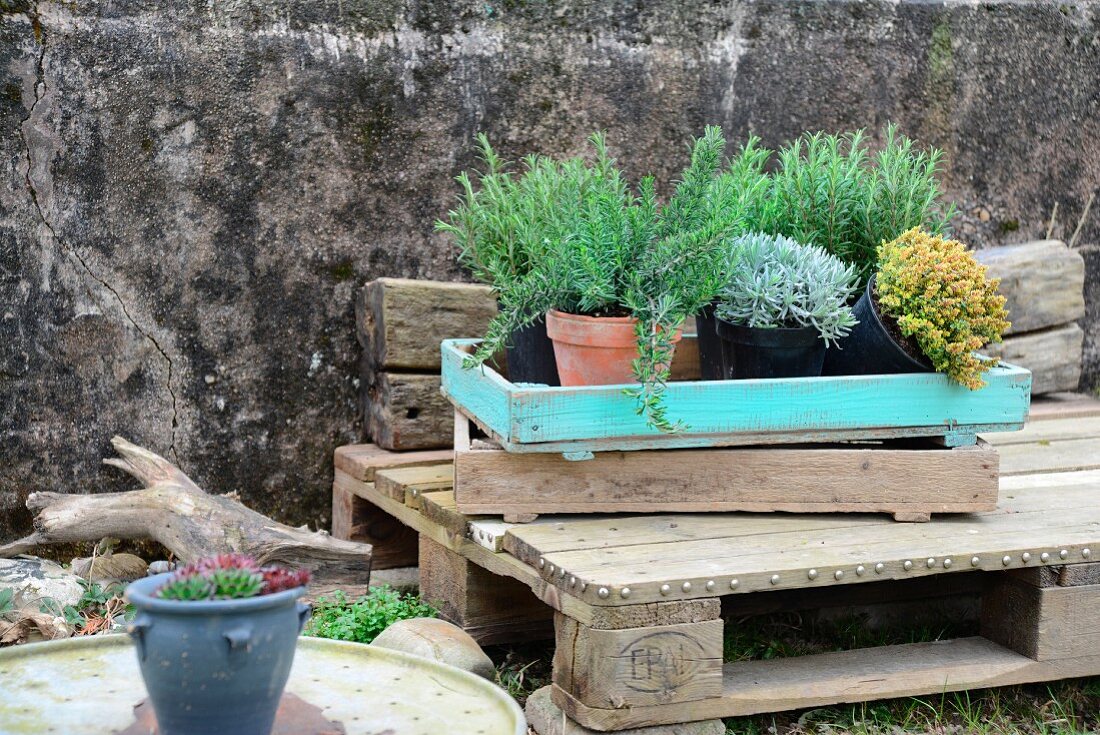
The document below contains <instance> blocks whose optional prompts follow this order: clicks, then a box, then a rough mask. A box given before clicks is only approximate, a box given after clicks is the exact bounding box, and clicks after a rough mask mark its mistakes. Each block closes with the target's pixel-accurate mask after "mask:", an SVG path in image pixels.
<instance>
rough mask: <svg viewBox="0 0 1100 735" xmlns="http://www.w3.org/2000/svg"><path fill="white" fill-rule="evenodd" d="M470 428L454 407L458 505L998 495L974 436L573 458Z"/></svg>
mask: <svg viewBox="0 0 1100 735" xmlns="http://www.w3.org/2000/svg"><path fill="white" fill-rule="evenodd" d="M470 428H471V426H470V421H469V419H467V418H466V416H465V415H464V414H462V413H460V412H458V411H456V412H455V431H454V444H455V456H454V497H455V502H456V507H457V510H458V512H459V513H463V514H466V515H475V514H489V515H503V516H504V518H505V520H510V521H516V520H521V519H523V520H533V519H534V518H535V517H537V515H538V514H555V513H623V512H625V513H669V512H671V513H675V512H718V511H754V512H762V511H786V512H790V513H839V512H844V513H889V514H892V515H893V517H894V519H895V520H898V521H927V520H928V519H929V518H930V517H931V514H932V513H970V512H975V511H983V510H993V509H994V508H995V507H996V506H997V483H998V479H999V472H998V466H999V458H998V455H997V450H996V449H994V448H993V447H991V446H990V445H989V444H987V443H986V442H984V441H978V442H977V443H976V444H973V445H970V446H965V447H955V448H950V447H944V446H943V445H942V444H937V443H936V442H934V441H932V440H919V439H918V440H910V441H907V442H906V441H903V442H897V441H895V442H885V443H874V444H869V443H864V444H849V445H820V446H814V445H808V446H796V447H765V448H761V447H755V448H712V449H666V450H651V451H646V452H599V453H596V454H594V455H593V456H592V458H591V459H587V460H582V461H571V460H568V459H565V458H564V457H562V456H561V455H560V454H549V453H526V454H518V453H513V452H506V451H504V450H503V449H501V448H500V446H499V445H497V444H496V443H495V442H491V441H484V440H479V439H471V431H470Z"/></svg>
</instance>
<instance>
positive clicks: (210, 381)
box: [202, 375, 218, 385]
mask: <svg viewBox="0 0 1100 735" xmlns="http://www.w3.org/2000/svg"><path fill="white" fill-rule="evenodd" d="M202 379H203V382H204V383H206V384H207V385H214V383H217V382H218V376H217V375H204V376H202Z"/></svg>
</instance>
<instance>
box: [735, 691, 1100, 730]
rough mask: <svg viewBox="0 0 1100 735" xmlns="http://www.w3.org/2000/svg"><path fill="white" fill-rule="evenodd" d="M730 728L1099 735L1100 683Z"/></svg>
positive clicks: (852, 709) (757, 720)
mask: <svg viewBox="0 0 1100 735" xmlns="http://www.w3.org/2000/svg"><path fill="white" fill-rule="evenodd" d="M725 723H726V734H727V735H758V734H759V735H765V734H766V735H803V734H805V735H810V734H811V733H812V734H813V735H821V734H825V733H828V734H829V735H848V734H851V735H909V734H910V733H913V734H914V735H916V734H917V733H945V734H946V733H952V734H954V733H959V734H962V733H966V734H968V735H969V734H971V733H973V734H976V735H1084V734H1085V733H1097V732H1100V677H1098V678H1092V679H1075V680H1068V681H1061V682H1053V683H1050V684H1035V685H1029V686H1015V687H1003V688H1000V689H979V690H975V691H971V692H949V693H944V694H941V695H931V696H927V697H906V698H902V699H888V700H880V701H877V702H867V703H862V704H852V705H844V706H839V707H824V708H820V709H813V710H803V711H794V712H780V713H776V714H768V715H754V716H752V717H738V718H733V719H729V720H726V721H725Z"/></svg>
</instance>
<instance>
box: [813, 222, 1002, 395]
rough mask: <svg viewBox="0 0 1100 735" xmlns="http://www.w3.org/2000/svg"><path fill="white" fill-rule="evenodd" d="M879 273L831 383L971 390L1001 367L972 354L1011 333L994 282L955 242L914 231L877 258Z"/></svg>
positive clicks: (829, 369)
mask: <svg viewBox="0 0 1100 735" xmlns="http://www.w3.org/2000/svg"><path fill="white" fill-rule="evenodd" d="M878 257H879V269H878V272H877V273H876V274H875V276H874V278H872V279H871V280H870V281H869V282H868V284H867V287H866V289H865V290H864V293H863V295H862V296H861V297H860V299H859V302H857V304H856V306H855V309H854V312H855V315H856V318H858V319H859V320H860V324H859V326H857V327H856V328H855V329H853V330H852V333H851V334H850V335H849V336H848V338H847V339H845V340H844V341H843V343H842V346H843V348H844V349H843V350H839V351H838V350H829V355H828V357H827V359H826V365H825V372H826V373H827V374H830V375H859V374H876V373H900V372H927V371H930V370H937V371H939V372H942V373H946V374H947V376H948V377H950V378H951V379H952V380H954V381H955V382H957V383H959V384H960V385H964V386H966V387H967V388H970V389H971V390H976V389H978V388H981V387H982V386H983V385H985V383H984V381H983V380H982V377H981V374H982V373H983V372H985V371H986V370H988V369H989V368H990V367H992V366H993V365H995V364H996V360H994V359H991V358H987V357H983V356H981V355H978V354H976V353H975V350H979V349H981V348H982V347H983V346H984V345H986V344H988V343H990V342H1000V341H1001V335H1002V334H1003V333H1004V332H1005V330H1007V329H1008V328H1009V326H1010V325H1009V322H1008V321H1007V313H1006V311H1005V298H1004V297H1003V296H1001V295H999V294H998V293H997V286H998V283H999V282H998V281H997V279H990V278H987V277H986V269H985V266H983V265H982V264H980V263H979V262H978V261H977V260H975V259H974V256H973V254H972V253H970V252H969V251H968V250H967V249H966V246H965V245H963V244H962V243H961V242H958V241H956V240H947V239H944V238H942V237H938V236H935V235H930V234H928V233H926V232H922V231H921V230H920V229H918V228H913V229H911V230H909V231H907V232H905V233H903V234H902V235H901V236H899V237H898V238H896V239H894V240H893V241H891V242H888V243H884V244H883V245H882V246H881V247H880V248H879V251H878Z"/></svg>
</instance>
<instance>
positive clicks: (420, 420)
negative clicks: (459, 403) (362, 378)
mask: <svg viewBox="0 0 1100 735" xmlns="http://www.w3.org/2000/svg"><path fill="white" fill-rule="evenodd" d="M366 377H367V382H366V385H367V390H366V394H365V396H364V402H363V403H364V405H363V419H364V423H365V424H366V426H367V431H368V433H369V434H370V437H371V440H372V441H374V443H375V444H377V445H378V446H380V447H382V448H384V449H391V450H396V451H405V450H409V449H437V448H441V447H450V446H451V445H452V444H453V441H454V437H453V436H452V434H453V433H454V407H453V406H451V404H450V402H449V401H448V400H447V399H446V398H445V397H444V396H443V394H442V393H440V392H439V380H440V379H439V373H435V374H432V375H418V374H416V373H387V372H378V373H371V374H369V375H368V376H366Z"/></svg>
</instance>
